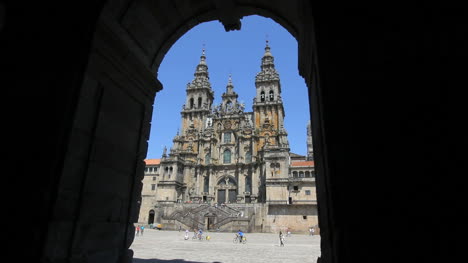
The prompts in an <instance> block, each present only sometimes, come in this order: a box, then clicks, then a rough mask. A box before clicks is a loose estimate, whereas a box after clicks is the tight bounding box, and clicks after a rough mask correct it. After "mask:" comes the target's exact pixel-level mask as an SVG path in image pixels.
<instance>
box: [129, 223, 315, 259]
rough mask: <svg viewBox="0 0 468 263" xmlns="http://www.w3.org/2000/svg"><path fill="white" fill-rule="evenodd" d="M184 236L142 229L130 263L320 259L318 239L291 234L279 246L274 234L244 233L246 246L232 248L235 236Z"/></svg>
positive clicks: (134, 243)
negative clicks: (201, 238) (142, 231)
mask: <svg viewBox="0 0 468 263" xmlns="http://www.w3.org/2000/svg"><path fill="white" fill-rule="evenodd" d="M184 234H185V233H184V232H183V231H181V232H179V231H165V230H161V231H159V230H153V229H146V230H145V232H144V235H143V236H141V235H140V236H136V237H135V240H134V242H133V244H132V246H131V247H130V248H131V249H133V251H134V256H133V258H134V259H133V262H134V263H159V262H164V263H169V262H170V263H173V262H185V263H188V262H221V263H231V262H233V263H234V262H235V263H239V262H242V263H249V262H255V263H261V262H269V263H273V262H278V263H279V262H282V263H287V262H294V263H298V262H300V263H306V262H307V263H312V262H314V263H315V262H316V261H317V257H318V256H319V255H320V236H318V235H314V236H309V235H305V234H292V235H291V236H290V237H286V239H285V245H284V247H280V246H279V237H278V234H273V233H246V237H247V243H246V244H234V243H233V239H234V237H235V233H218V232H205V233H204V235H206V234H208V235H209V236H210V237H211V238H210V240H209V241H207V240H203V241H200V240H193V239H192V236H193V232H191V233H189V240H184Z"/></svg>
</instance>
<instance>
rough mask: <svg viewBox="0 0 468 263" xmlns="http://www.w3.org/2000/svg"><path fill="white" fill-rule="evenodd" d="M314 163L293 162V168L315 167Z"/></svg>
mask: <svg viewBox="0 0 468 263" xmlns="http://www.w3.org/2000/svg"><path fill="white" fill-rule="evenodd" d="M314 165H315V163H314V161H302V162H291V166H314Z"/></svg>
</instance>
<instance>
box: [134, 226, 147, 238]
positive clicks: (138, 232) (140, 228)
mask: <svg viewBox="0 0 468 263" xmlns="http://www.w3.org/2000/svg"><path fill="white" fill-rule="evenodd" d="M144 231H145V226H136V227H135V233H136V234H135V236H139V235H140V233H141V235H143V232H144Z"/></svg>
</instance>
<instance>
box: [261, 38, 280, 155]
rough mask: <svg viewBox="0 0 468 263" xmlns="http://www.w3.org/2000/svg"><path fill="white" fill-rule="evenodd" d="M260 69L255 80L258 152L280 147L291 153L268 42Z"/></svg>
mask: <svg viewBox="0 0 468 263" xmlns="http://www.w3.org/2000/svg"><path fill="white" fill-rule="evenodd" d="M260 68H261V71H260V72H259V73H258V74H257V76H256V78H255V87H256V97H255V99H254V103H253V111H254V121H255V127H256V128H257V130H258V132H259V133H258V136H259V140H258V142H257V150H259V151H261V149H263V148H264V147H278V148H281V149H284V150H287V151H288V152H289V142H288V139H287V133H286V130H285V129H284V117H285V113H284V107H283V100H282V99H281V84H280V79H279V74H278V72H277V71H276V69H275V64H274V57H273V55H272V54H271V51H270V46H269V45H268V41H267V42H266V46H265V53H264V55H263V57H262V64H261V66H260Z"/></svg>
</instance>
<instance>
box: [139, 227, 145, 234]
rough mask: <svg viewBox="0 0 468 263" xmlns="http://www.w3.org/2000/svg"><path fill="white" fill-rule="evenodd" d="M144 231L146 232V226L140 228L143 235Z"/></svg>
mask: <svg viewBox="0 0 468 263" xmlns="http://www.w3.org/2000/svg"><path fill="white" fill-rule="evenodd" d="M143 231H145V226H141V227H140V232H141V235H143Z"/></svg>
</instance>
